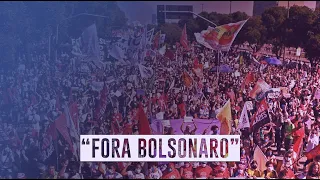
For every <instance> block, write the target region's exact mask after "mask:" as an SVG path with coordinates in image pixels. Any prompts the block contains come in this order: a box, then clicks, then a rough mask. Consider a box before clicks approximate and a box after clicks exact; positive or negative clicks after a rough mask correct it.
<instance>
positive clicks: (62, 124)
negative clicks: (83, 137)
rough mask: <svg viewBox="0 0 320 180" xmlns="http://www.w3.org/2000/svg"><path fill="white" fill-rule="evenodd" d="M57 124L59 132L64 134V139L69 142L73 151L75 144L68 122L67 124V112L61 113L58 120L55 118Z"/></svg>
mask: <svg viewBox="0 0 320 180" xmlns="http://www.w3.org/2000/svg"><path fill="white" fill-rule="evenodd" d="M55 126H56V128H57V130H58V131H59V133H60V134H61V135H62V137H63V138H64V140H65V141H66V142H67V143H68V144H69V146H70V149H71V150H72V151H73V150H74V149H73V144H72V140H71V137H70V134H69V130H68V124H67V119H66V114H65V113H63V114H61V115H60V116H59V117H58V118H57V119H56V120H55Z"/></svg>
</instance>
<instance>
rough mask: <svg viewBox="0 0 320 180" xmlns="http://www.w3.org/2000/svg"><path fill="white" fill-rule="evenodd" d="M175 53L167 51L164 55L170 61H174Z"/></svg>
mask: <svg viewBox="0 0 320 180" xmlns="http://www.w3.org/2000/svg"><path fill="white" fill-rule="evenodd" d="M174 56H175V55H174V53H173V52H172V51H171V50H170V49H167V50H166V52H165V53H164V57H166V58H168V59H170V60H174Z"/></svg>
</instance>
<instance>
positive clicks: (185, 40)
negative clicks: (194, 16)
mask: <svg viewBox="0 0 320 180" xmlns="http://www.w3.org/2000/svg"><path fill="white" fill-rule="evenodd" d="M180 43H181V45H182V46H183V47H184V48H185V49H187V50H189V47H188V38H187V25H186V24H185V25H184V27H183V30H182V34H181V37H180Z"/></svg>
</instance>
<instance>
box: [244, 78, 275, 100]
mask: <svg viewBox="0 0 320 180" xmlns="http://www.w3.org/2000/svg"><path fill="white" fill-rule="evenodd" d="M270 88H271V86H270V85H269V84H267V83H266V82H265V81H264V80H261V79H260V80H258V81H257V83H256V85H255V86H254V88H253V89H252V90H251V91H250V92H249V96H250V97H251V98H253V99H255V98H256V96H257V95H258V94H259V93H265V92H266V91H268V90H270Z"/></svg>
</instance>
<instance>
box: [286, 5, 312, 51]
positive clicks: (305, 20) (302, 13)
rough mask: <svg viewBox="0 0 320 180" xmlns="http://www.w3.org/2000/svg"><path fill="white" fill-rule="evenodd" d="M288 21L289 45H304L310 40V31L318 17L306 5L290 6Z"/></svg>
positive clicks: (287, 43)
mask: <svg viewBox="0 0 320 180" xmlns="http://www.w3.org/2000/svg"><path fill="white" fill-rule="evenodd" d="M289 14H290V16H289V18H288V23H287V31H286V35H287V42H286V45H287V46H289V47H303V46H305V44H306V43H307V40H308V31H310V30H311V29H312V26H313V23H314V21H315V19H316V16H315V13H313V11H312V10H311V9H310V8H308V7H306V6H303V7H301V6H293V7H291V8H290V12H289Z"/></svg>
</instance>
